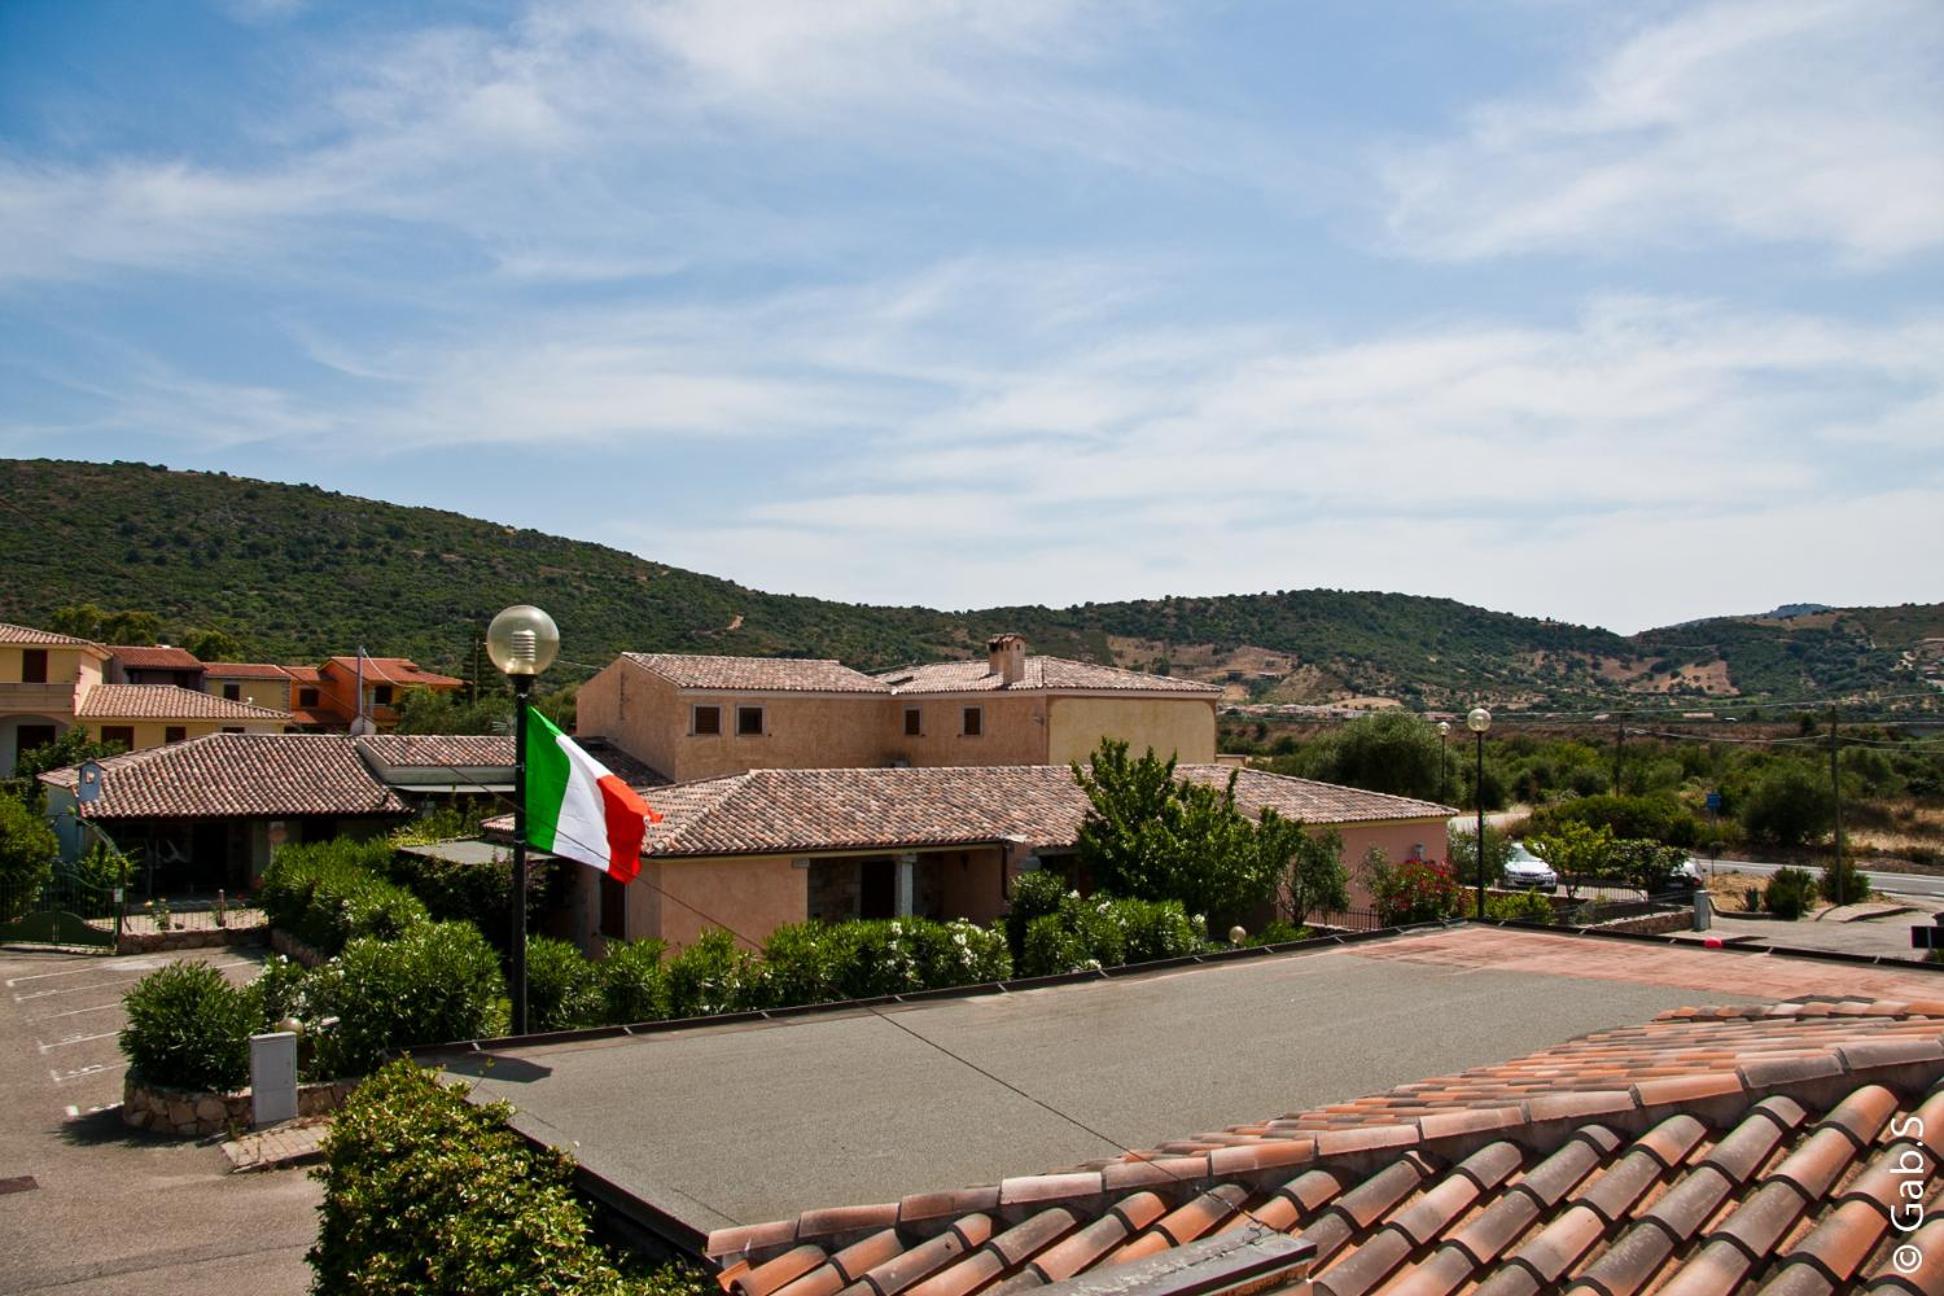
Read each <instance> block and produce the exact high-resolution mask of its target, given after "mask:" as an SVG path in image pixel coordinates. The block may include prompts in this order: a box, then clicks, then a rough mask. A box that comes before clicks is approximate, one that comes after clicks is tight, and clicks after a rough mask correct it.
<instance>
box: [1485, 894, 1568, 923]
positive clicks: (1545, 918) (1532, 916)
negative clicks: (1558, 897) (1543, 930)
mask: <svg viewBox="0 0 1944 1296" xmlns="http://www.w3.org/2000/svg"><path fill="white" fill-rule="evenodd" d="M1485 916H1486V917H1487V918H1495V919H1497V920H1498V921H1500V922H1524V923H1544V924H1546V925H1548V926H1550V925H1551V924H1552V922H1553V907H1552V901H1550V900H1548V899H1546V897H1544V896H1542V895H1540V894H1539V893H1538V892H1536V891H1521V892H1519V893H1518V894H1516V895H1502V896H1488V897H1486V900H1485Z"/></svg>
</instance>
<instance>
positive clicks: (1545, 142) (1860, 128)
mask: <svg viewBox="0 0 1944 1296" xmlns="http://www.w3.org/2000/svg"><path fill="white" fill-rule="evenodd" d="M1940 84H1944V8H1940V7H1939V6H1938V5H1937V4H1935V3H1933V0H1713V2H1712V3H1706V4H1701V5H1698V6H1695V7H1694V8H1692V9H1689V10H1686V11H1684V12H1682V13H1681V14H1680V15H1679V16H1677V17H1674V18H1671V19H1667V20H1665V21H1662V22H1659V23H1656V24H1654V25H1651V26H1646V27H1644V28H1642V29H1641V30H1638V31H1636V32H1634V33H1632V34H1631V35H1629V36H1627V37H1625V38H1624V39H1622V40H1621V41H1620V42H1619V44H1618V46H1617V47H1616V48H1611V49H1606V50H1602V51H1601V52H1600V53H1599V55H1598V56H1597V57H1595V58H1593V59H1592V60H1591V61H1590V64H1589V66H1587V67H1586V68H1585V69H1584V70H1583V71H1582V72H1581V73H1580V74H1579V75H1578V76H1576V77H1575V78H1573V79H1572V81H1571V83H1570V84H1569V85H1568V86H1567V87H1566V88H1564V89H1563V90H1561V91H1559V92H1557V93H1555V94H1552V95H1546V96H1529V97H1522V98H1517V99H1510V100H1505V101H1500V102H1496V103H1492V104H1489V105H1486V106H1484V107H1482V108H1480V109H1479V110H1478V111H1476V112H1475V113H1473V114H1472V115H1471V117H1470V120H1469V121H1468V123H1467V126H1466V129H1465V130H1464V131H1462V132H1461V133H1460V134H1459V135H1457V136H1456V137H1454V138H1452V139H1449V140H1444V141H1440V142H1437V143H1433V144H1430V145H1422V146H1415V147H1407V148H1401V149H1397V150H1395V151H1393V152H1391V153H1390V154H1389V155H1387V156H1386V158H1385V159H1384V161H1383V164H1382V166H1381V172H1382V178H1383V180H1384V182H1385V184H1386V186H1387V188H1388V191H1389V194H1390V199H1391V203H1390V208H1389V229H1390V233H1391V235H1392V237H1393V238H1394V240H1395V242H1396V245H1397V246H1399V247H1400V248H1402V249H1404V250H1406V251H1409V252H1412V253H1415V254H1417V255H1421V256H1427V257H1433V258H1441V259H1442V258H1449V259H1456V260H1469V259H1474V258H1480V257H1493V256H1504V255H1510V254H1520V253H1531V252H1575V253H1593V254H1596V255H1606V256H1611V255H1618V254H1621V253H1623V252H1625V251H1627V250H1630V249H1635V248H1639V247H1643V246H1646V247H1665V246H1682V245H1698V244H1704V243H1709V242H1714V241H1719V240H1722V239H1724V238H1725V239H1728V240H1731V241H1748V240H1754V241H1758V242H1778V243H1807V244H1816V245H1822V246H1826V247H1829V248H1832V249H1834V250H1835V251H1836V252H1837V253H1838V254H1839V255H1840V256H1841V257H1842V258H1844V259H1845V260H1848V261H1851V262H1855V263H1859V264H1878V263H1882V262H1886V261H1889V260H1893V259H1896V258H1899V257H1904V256H1908V255H1910V254H1913V253H1916V252H1920V251H1925V250H1929V249H1933V248H1936V247H1937V246H1938V245H1939V244H1940V243H1944V148H1940V147H1939V141H1940V140H1944V94H1940V93H1939V89H1938V87H1939V85H1940Z"/></svg>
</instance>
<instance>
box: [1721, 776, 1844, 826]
mask: <svg viewBox="0 0 1944 1296" xmlns="http://www.w3.org/2000/svg"><path fill="white" fill-rule="evenodd" d="M1834 813H1835V805H1834V802H1833V800H1832V799H1831V797H1830V794H1829V783H1828V781H1827V780H1826V779H1823V778H1819V777H1818V776H1817V775H1816V773H1815V772H1814V771H1813V770H1811V769H1809V768H1808V767H1807V766H1804V765H1800V764H1795V763H1790V764H1786V765H1777V766H1775V767H1774V768H1772V769H1770V770H1769V771H1767V772H1766V773H1765V774H1763V775H1762V777H1761V778H1760V779H1758V780H1757V781H1756V783H1755V785H1754V787H1752V788H1751V789H1750V790H1749V792H1748V796H1747V798H1746V800H1745V801H1744V802H1743V804H1742V808H1741V822H1742V827H1743V828H1745V829H1747V830H1748V835H1749V836H1751V837H1754V838H1756V839H1758V840H1760V841H1766V842H1773V843H1774V844H1776V845H1778V846H1801V845H1803V844H1804V843H1806V842H1810V841H1813V840H1815V839H1816V838H1818V837H1820V836H1822V835H1823V834H1824V833H1825V832H1828V831H1829V826H1830V822H1831V820H1832V818H1833V817H1834Z"/></svg>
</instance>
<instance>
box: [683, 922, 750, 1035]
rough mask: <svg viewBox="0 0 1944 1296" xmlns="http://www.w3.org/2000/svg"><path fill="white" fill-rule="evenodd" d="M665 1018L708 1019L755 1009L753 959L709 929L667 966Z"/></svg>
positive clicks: (721, 932) (725, 935) (719, 932)
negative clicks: (746, 1009)
mask: <svg viewBox="0 0 1944 1296" xmlns="http://www.w3.org/2000/svg"><path fill="white" fill-rule="evenodd" d="M666 966H667V973H666V975H667V987H668V1015H669V1016H670V1017H711V1016H714V1015H716V1014H718V1013H729V1012H740V1011H742V1010H743V1009H745V1008H750V1007H755V1006H758V1004H759V1003H760V999H761V995H760V991H759V989H758V985H757V977H758V973H757V971H756V961H755V956H754V955H753V954H751V953H750V952H749V951H748V950H745V949H743V948H742V947H741V946H739V945H737V944H736V938H735V937H734V936H732V935H730V934H729V933H728V932H726V931H724V930H723V929H722V928H720V927H711V928H709V929H708V930H707V931H705V932H703V933H702V934H701V935H700V936H698V937H696V939H695V942H694V943H693V944H691V945H689V946H688V947H687V948H686V949H684V950H683V951H682V952H681V953H679V954H677V955H676V956H675V957H674V958H672V959H670V960H668V963H667V965H666Z"/></svg>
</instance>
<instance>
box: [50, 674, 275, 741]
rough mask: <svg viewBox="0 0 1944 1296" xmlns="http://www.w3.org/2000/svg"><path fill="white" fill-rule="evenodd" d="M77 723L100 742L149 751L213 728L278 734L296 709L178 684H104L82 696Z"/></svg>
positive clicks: (212, 730)
mask: <svg viewBox="0 0 1944 1296" xmlns="http://www.w3.org/2000/svg"><path fill="white" fill-rule="evenodd" d="M74 718H75V720H76V722H78V723H80V724H82V725H85V726H86V727H87V730H88V733H89V736H91V737H92V738H94V739H95V740H96V741H97V742H112V743H120V744H121V745H122V746H123V747H125V748H127V749H128V750H129V751H146V750H148V749H149V748H151V747H160V746H163V745H164V744H167V743H179V742H186V741H188V740H189V739H191V738H201V737H204V736H205V735H207V734H213V733H232V734H238V733H240V734H277V733H282V732H284V730H285V729H286V728H287V727H288V726H289V724H290V712H288V711H281V710H275V711H273V710H271V709H270V708H269V707H260V706H251V705H250V704H249V703H247V702H232V701H231V700H229V699H228V698H222V697H213V696H211V695H210V694H208V693H198V692H196V691H195V690H194V689H186V688H178V687H176V686H175V685H173V684H98V685H96V686H95V687H94V688H91V689H89V690H88V691H87V693H85V694H83V695H82V698H81V701H80V703H79V705H78V706H77V707H76V708H75V713H74Z"/></svg>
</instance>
